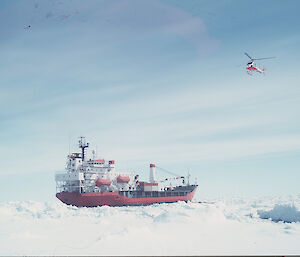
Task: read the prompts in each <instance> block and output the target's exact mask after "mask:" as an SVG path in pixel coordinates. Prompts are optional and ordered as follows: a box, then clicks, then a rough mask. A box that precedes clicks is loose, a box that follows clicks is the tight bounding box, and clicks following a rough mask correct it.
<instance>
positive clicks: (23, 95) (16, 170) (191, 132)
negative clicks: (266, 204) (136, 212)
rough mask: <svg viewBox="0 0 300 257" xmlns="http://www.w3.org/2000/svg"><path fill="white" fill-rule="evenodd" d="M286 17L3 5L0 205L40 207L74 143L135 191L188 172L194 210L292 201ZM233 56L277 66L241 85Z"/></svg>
mask: <svg viewBox="0 0 300 257" xmlns="http://www.w3.org/2000/svg"><path fill="white" fill-rule="evenodd" d="M299 7H300V3H299V1H251V2H250V1H191V0H190V1H175V0H173V1H168V0H156V1H154V0H152V1H146V0H145V1H137V0H123V1H100V0H99V1H92V0H89V1H84V2H83V1H76V0H73V1H71V0H70V1H58V0H52V1H50V0H49V1H3V0H2V1H1V2H0V56H1V58H0V87H1V94H0V105H1V106H0V107H1V108H0V138H1V145H0V154H1V157H2V158H1V159H2V165H1V168H0V174H1V178H2V179H1V182H0V188H1V191H2V190H3V193H2V194H1V197H0V200H1V201H6V200H26V199H32V200H49V199H53V196H54V194H55V184H54V172H55V171H60V170H63V169H64V165H65V158H66V155H67V154H68V152H69V142H70V146H71V150H72V151H75V150H76V143H77V137H78V136H80V135H84V136H86V137H87V140H88V141H89V142H90V143H91V150H92V149H95V148H97V150H98V153H99V156H101V157H103V158H105V159H115V160H116V163H117V168H118V169H119V170H133V171H135V172H140V173H141V175H142V176H143V177H144V178H145V179H147V178H148V166H149V163H152V162H154V163H156V164H157V165H159V166H161V167H164V168H166V169H168V170H172V171H174V172H176V173H179V174H181V173H184V174H185V173H186V172H187V170H190V172H191V174H192V175H193V176H194V177H197V182H198V184H199V191H198V193H197V197H198V198H201V197H216V196H226V195H232V196H241V195H242V196H243V195H245V196H252V195H270V194H271V195H272V194H273V195H281V194H298V193H299V186H298V184H297V183H296V181H299V179H300V172H299V169H300V161H299V154H300V132H299V129H300V122H299V109H300V89H299V72H298V67H299V64H298V60H299V58H300V56H299V55H300V51H299V50H300V49H299V45H300V44H299V43H300V34H299V32H298V29H299V26H300V18H299V16H298V13H297V12H298V10H299ZM28 25H30V26H31V28H30V29H24V28H25V27H26V26H28ZM244 52H248V53H249V54H250V55H252V56H253V57H267V56H276V59H272V60H265V61H261V62H258V65H260V66H261V67H266V75H265V76H263V75H260V74H255V75H253V76H249V75H247V74H246V72H245V64H246V63H247V61H248V59H247V57H246V56H245V55H244ZM164 175H165V174H160V176H164ZM37 192H39V193H38V194H37Z"/></svg>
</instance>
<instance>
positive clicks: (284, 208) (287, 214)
mask: <svg viewBox="0 0 300 257" xmlns="http://www.w3.org/2000/svg"><path fill="white" fill-rule="evenodd" d="M257 213H258V215H259V217H260V218H262V219H270V220H272V221H275V222H278V221H283V222H289V223H291V222H300V211H297V209H296V207H295V206H294V205H289V204H286V205H281V204H276V205H275V207H274V208H273V209H272V210H270V211H264V210H259V211H257Z"/></svg>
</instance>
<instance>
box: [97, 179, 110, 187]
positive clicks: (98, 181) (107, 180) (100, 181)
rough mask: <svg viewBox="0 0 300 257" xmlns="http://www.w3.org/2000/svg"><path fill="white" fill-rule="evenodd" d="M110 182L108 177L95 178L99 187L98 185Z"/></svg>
mask: <svg viewBox="0 0 300 257" xmlns="http://www.w3.org/2000/svg"><path fill="white" fill-rule="evenodd" d="M110 184H111V180H110V179H103V178H98V179H97V180H96V186H97V187H100V186H110Z"/></svg>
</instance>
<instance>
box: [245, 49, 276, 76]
mask: <svg viewBox="0 0 300 257" xmlns="http://www.w3.org/2000/svg"><path fill="white" fill-rule="evenodd" d="M245 55H247V56H248V57H249V58H250V60H251V61H250V62H248V63H247V67H246V69H247V73H248V74H249V75H252V74H253V72H259V73H263V74H265V68H262V69H260V68H258V67H257V66H256V63H255V62H254V61H257V60H264V59H273V58H275V56H273V57H265V58H252V57H251V56H250V55H249V54H247V53H245Z"/></svg>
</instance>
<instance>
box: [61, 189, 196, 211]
mask: <svg viewBox="0 0 300 257" xmlns="http://www.w3.org/2000/svg"><path fill="white" fill-rule="evenodd" d="M196 190H197V187H196V188H195V189H194V190H193V191H192V192H191V193H188V194H187V195H185V196H165V197H143V198H128V197H126V196H121V195H119V194H118V193H117V192H106V193H84V194H79V193H71V192H61V193H57V194H56V197H57V198H58V199H59V200H61V201H62V202H63V203H65V204H68V205H75V206H78V207H94V206H102V205H109V206H123V205H145V204H152V203H172V202H178V201H191V200H192V199H193V196H194V194H195V192H196Z"/></svg>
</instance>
